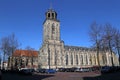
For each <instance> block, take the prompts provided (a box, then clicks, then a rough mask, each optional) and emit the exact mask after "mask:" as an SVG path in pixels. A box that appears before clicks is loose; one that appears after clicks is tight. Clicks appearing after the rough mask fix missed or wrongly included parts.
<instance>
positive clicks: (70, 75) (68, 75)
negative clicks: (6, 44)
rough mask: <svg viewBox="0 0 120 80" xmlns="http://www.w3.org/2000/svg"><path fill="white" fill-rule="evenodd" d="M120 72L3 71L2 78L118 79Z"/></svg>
mask: <svg viewBox="0 0 120 80" xmlns="http://www.w3.org/2000/svg"><path fill="white" fill-rule="evenodd" d="M119 76H120V72H114V73H106V74H100V73H96V72H85V73H79V72H57V73H56V74H41V73H35V74H34V75H20V74H16V73H3V75H2V80H120V77H119Z"/></svg>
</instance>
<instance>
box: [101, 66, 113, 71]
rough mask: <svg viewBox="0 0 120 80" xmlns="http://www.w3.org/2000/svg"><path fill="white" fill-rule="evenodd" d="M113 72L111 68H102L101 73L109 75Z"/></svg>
mask: <svg viewBox="0 0 120 80" xmlns="http://www.w3.org/2000/svg"><path fill="white" fill-rule="evenodd" d="M110 71H111V68H110V67H109V66H104V67H102V68H101V73H108V72H110Z"/></svg>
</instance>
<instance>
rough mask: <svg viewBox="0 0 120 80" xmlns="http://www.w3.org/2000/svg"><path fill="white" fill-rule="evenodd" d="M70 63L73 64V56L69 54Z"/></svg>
mask: <svg viewBox="0 0 120 80" xmlns="http://www.w3.org/2000/svg"><path fill="white" fill-rule="evenodd" d="M71 65H73V56H72V54H71Z"/></svg>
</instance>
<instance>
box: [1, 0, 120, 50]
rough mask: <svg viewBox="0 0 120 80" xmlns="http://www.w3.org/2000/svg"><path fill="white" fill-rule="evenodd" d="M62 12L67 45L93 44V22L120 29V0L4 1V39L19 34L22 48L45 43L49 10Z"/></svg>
mask: <svg viewBox="0 0 120 80" xmlns="http://www.w3.org/2000/svg"><path fill="white" fill-rule="evenodd" d="M51 3H52V7H53V9H54V10H55V11H56V12H57V13H58V19H59V20H60V25H61V26H60V28H61V40H64V42H65V44H66V45H73V46H84V47H90V46H91V45H92V43H91V42H90V38H89V34H88V33H89V28H90V25H91V23H92V22H94V21H96V22H97V23H98V24H105V23H111V24H112V25H113V26H114V27H116V28H118V29H119V30H120V0H0V39H1V38H2V37H4V36H8V35H10V34H12V33H15V35H16V37H17V39H18V41H19V42H20V43H21V44H22V45H21V46H20V48H23V49H24V48H25V47H26V46H31V47H32V48H35V49H36V50H38V49H39V48H40V47H41V45H42V37H43V36H42V34H43V32H42V29H43V21H44V20H45V12H46V11H47V10H48V9H49V8H50V4H51Z"/></svg>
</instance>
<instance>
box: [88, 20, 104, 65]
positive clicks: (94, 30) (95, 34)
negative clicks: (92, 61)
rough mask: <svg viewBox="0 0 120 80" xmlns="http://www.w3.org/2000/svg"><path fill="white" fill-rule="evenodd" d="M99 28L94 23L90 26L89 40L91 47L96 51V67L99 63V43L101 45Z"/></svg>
mask: <svg viewBox="0 0 120 80" xmlns="http://www.w3.org/2000/svg"><path fill="white" fill-rule="evenodd" d="M101 34H102V31H101V26H100V25H98V24H97V23H96V22H93V23H92V25H91V26H90V33H89V35H90V39H91V41H92V42H93V44H94V45H93V46H94V47H95V49H96V51H97V62H98V66H100V61H99V50H100V43H101V38H102V37H101Z"/></svg>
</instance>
